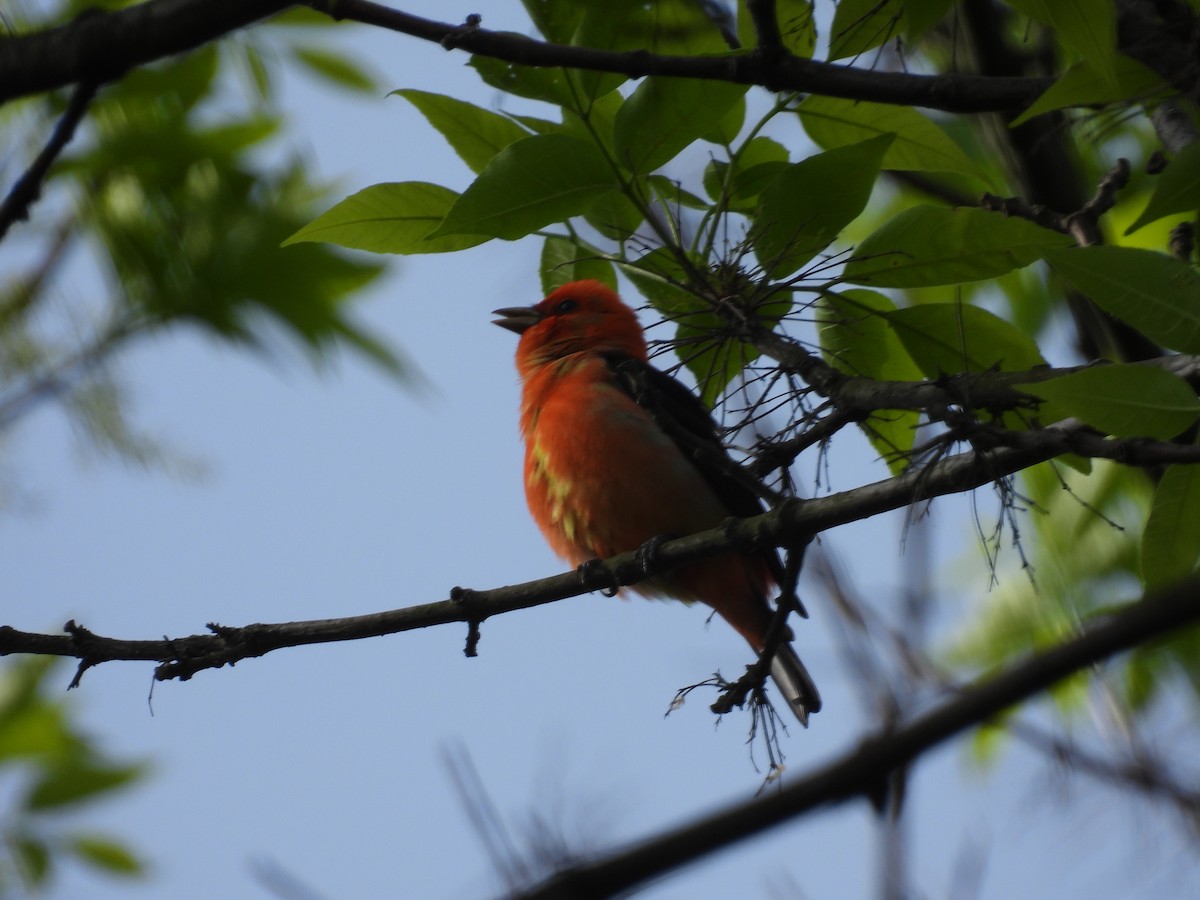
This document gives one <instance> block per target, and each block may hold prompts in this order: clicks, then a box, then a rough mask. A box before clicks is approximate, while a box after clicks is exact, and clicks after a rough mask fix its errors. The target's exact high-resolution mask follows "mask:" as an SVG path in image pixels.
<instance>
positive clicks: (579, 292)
mask: <svg viewBox="0 0 1200 900" xmlns="http://www.w3.org/2000/svg"><path fill="white" fill-rule="evenodd" d="M494 315H497V316H500V319H499V320H497V321H496V323H495V324H497V325H500V326H502V327H504V328H507V329H508V330H509V331H515V332H516V333H517V334H519V335H520V336H521V341H520V344H519V345H518V347H517V371H518V372H519V374H520V377H521V384H522V392H521V433H522V435H523V436H524V438H525V497H526V500H527V501H528V503H529V510H530V512H531V513H533V518H534V520H535V521H536V522H537V524H538V526H539V527H540V528H541V529H542V533H543V534H544V535H545V536H546V540H547V541H548V542H549V543H550V547H551V548H552V549H553V550H554V552H555V553H557V554H558V555H559V556H561V557H563V558H564V559H566V560H567V561H569V562H570V563H571V564H572V565H576V566H578V565H581V564H583V563H585V562H587V561H588V560H591V559H596V558H601V559H603V558H605V557H609V556H612V555H614V554H616V553H623V552H626V551H630V550H637V549H638V548H640V547H642V546H643V545H644V544H645V543H646V542H647V541H649V540H651V539H652V538H655V537H659V536H662V535H676V536H682V535H687V534H692V533H694V532H697V531H703V530H705V529H707V528H713V527H715V526H717V525H719V524H720V523H721V522H722V521H724V520H725V519H727V518H729V517H730V516H753V515H757V514H759V513H761V512H762V511H763V506H762V502H761V501H760V500H759V498H758V495H757V494H756V493H755V492H754V491H753V490H752V489H751V488H750V487H748V486H747V484H746V482H745V480H744V479H740V478H738V477H736V476H735V472H736V463H734V462H733V460H731V459H730V458H729V457H728V455H727V454H726V452H725V449H724V447H723V446H722V444H721V441H720V438H719V437H718V435H717V426H716V423H715V422H713V419H712V416H711V415H710V414H709V412H708V409H706V408H705V406H704V404H703V403H701V402H700V400H699V399H698V398H697V397H696V396H695V395H694V394H693V393H692V392H691V391H689V390H688V389H687V388H686V387H684V386H683V385H682V384H681V383H679V382H678V381H676V380H675V379H674V378H672V377H671V376H670V375H667V374H666V373H664V372H660V371H659V370H657V369H655V368H654V367H653V366H651V365H650V363H649V359H648V356H647V353H646V339H645V337H644V336H643V335H642V328H641V326H640V325H639V324H638V320H637V317H636V316H635V315H634V313H633V310H632V309H630V308H629V307H628V306H626V305H625V304H624V303H622V302H621V298H620V297H618V296H617V295H616V293H615V292H613V291H612V290H610V289H609V288H608V287H607V286H606V285H604V284H602V283H600V282H599V281H576V282H572V283H570V284H566V285H563V286H562V287H560V288H558V289H557V290H556V291H554V292H553V293H552V294H550V296H549V297H547V298H546V299H545V300H543V301H542V302H541V303H539V304H537V305H536V306H530V307H515V308H510V309H498V310H496V311H495V313H494ZM781 579H782V566H781V565H780V563H779V556H778V554H777V553H776V552H775V551H774V550H771V551H769V552H760V553H754V554H746V553H727V554H725V555H723V556H718V557H715V558H713V559H708V560H704V561H702V562H698V563H693V564H692V565H689V566H685V567H683V568H681V569H676V570H675V571H673V572H670V573H667V574H664V575H657V576H655V577H653V578H650V579H647V580H646V581H643V582H641V583H639V584H638V585H637V586H636V588H635V589H636V590H637V591H638V592H640V593H642V594H644V595H646V596H667V597H673V598H675V599H677V600H682V601H684V602H685V603H692V602H695V601H697V600H699V601H700V602H702V603H706V604H708V605H709V606H711V607H712V608H713V609H714V610H716V611H717V613H719V614H720V615H721V617H722V618H723V619H725V621H727V622H728V623H729V624H730V625H732V626H733V627H734V628H735V629H736V630H737V631H738V633H740V634H741V635H742V637H744V638H745V639H746V640H747V641H749V643H750V646H751V647H753V648H754V650H755V652H761V651H762V649H763V647H764V644H765V641H766V636H767V630H768V629H769V628H770V625H771V620H772V616H773V615H774V611H773V610H772V608H771V607H770V606H769V605H768V603H767V595H768V593H769V592H770V590H771V587H772V585H773V584H777V583H781ZM771 677H772V678H773V679H774V681H775V684H776V685H777V686H778V688H779V690H780V692H781V693H782V694H783V696H784V698H785V699H786V700H787V703H788V705H789V706H790V707H791V709H792V711H793V712H794V713H795V714H796V717H797V718H798V719H799V720H800V722H801V723H802V724H805V725H807V724H808V715H809V713H815V712H816V711H817V710H819V709H820V708H821V697H820V695H819V694H818V693H817V689H816V686H815V685H814V684H813V682H812V679H811V678H810V677H809V674H808V672H807V671H806V670H805V668H804V664H803V663H801V662H800V659H799V657H797V656H796V654H795V652H794V651H793V650H792V648H791V646H790V645H789V644H788V643H787V642H786V641H785V642H782V643H781V644H780V646H779V648H778V649H777V650H776V651H775V656H774V658H773V659H772V660H771Z"/></svg>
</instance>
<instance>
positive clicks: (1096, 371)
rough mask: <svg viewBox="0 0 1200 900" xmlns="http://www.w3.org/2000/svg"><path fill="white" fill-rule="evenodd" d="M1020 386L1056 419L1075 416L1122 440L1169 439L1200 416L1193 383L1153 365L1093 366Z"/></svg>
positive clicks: (1199, 405) (1198, 401)
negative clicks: (1050, 409) (1044, 402)
mask: <svg viewBox="0 0 1200 900" xmlns="http://www.w3.org/2000/svg"><path fill="white" fill-rule="evenodd" d="M1016 387H1017V389H1018V390H1021V391H1024V392H1025V393H1027V394H1033V395H1034V396H1035V397H1041V398H1042V399H1043V400H1048V401H1050V403H1051V404H1053V412H1052V417H1053V418H1062V417H1064V416H1072V417H1074V418H1076V419H1081V420H1082V421H1084V422H1086V423H1087V424H1089V425H1091V426H1092V427H1093V428H1097V429H1099V430H1100V431H1103V432H1104V433H1105V434H1111V435H1115V436H1116V437H1150V438H1156V439H1158V440H1167V439H1168V438H1172V437H1175V436H1176V435H1177V434H1179V433H1180V432H1181V431H1183V430H1184V429H1186V428H1187V427H1188V426H1189V425H1191V424H1192V423H1193V422H1195V421H1196V418H1197V417H1198V416H1200V400H1198V399H1197V398H1196V393H1195V391H1193V390H1192V389H1191V388H1190V387H1189V386H1188V383H1187V382H1186V381H1184V380H1183V379H1182V378H1179V377H1178V376H1176V375H1173V374H1171V373H1170V372H1167V371H1165V370H1163V369H1156V368H1154V367H1152V366H1135V365H1111V366H1093V367H1091V368H1088V369H1082V370H1080V371H1078V372H1072V373H1070V374H1069V375H1060V376H1059V377H1057V378H1052V379H1050V380H1048V381H1039V382H1036V383H1034V384H1022V385H1017V386H1016Z"/></svg>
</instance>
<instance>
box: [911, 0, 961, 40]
mask: <svg viewBox="0 0 1200 900" xmlns="http://www.w3.org/2000/svg"><path fill="white" fill-rule="evenodd" d="M953 5H954V0H904V16H905V18H906V19H907V20H908V29H907V31H908V33H907V34H906V35H905V36H906V37H907V39H908V43H909V45H910V46H911V45H912V44H914V43H915V42H916V41H917V40H918V39H919V38H920V37H922V36H923V35H924V34H925V33H926V32H927V31H929V30H930V29H931V28H933V26H934V25H936V24H937V23H938V22H940V21H942V19H944V18H945V17H946V13H947V12H949V11H950V7H952V6H953Z"/></svg>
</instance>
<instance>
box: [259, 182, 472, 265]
mask: <svg viewBox="0 0 1200 900" xmlns="http://www.w3.org/2000/svg"><path fill="white" fill-rule="evenodd" d="M458 196H459V195H458V194H456V193H455V192H454V191H452V190H450V189H449V188H444V187H442V186H441V185H438V184H430V183H428V182H425V181H404V182H400V183H399V184H373V185H371V186H370V187H367V188H363V189H362V190H361V191H359V192H358V193H357V194H352V195H351V196H349V197H347V198H346V199H345V200H343V201H341V202H340V203H338V204H337V205H336V206H334V207H332V208H331V209H329V210H326V211H325V212H323V213H321V215H319V216H317V217H316V218H315V219H313V220H312V221H311V222H309V223H308V224H307V225H305V226H304V227H303V228H301V229H300V230H299V231H297V232H295V233H294V234H293V235H292V236H291V237H289V238H288V239H287V240H285V241H284V242H283V246H285V247H286V246H288V245H289V244H295V243H300V242H303V241H328V242H329V243H331V244H338V245H339V246H342V247H351V248H353V249H355V250H368V251H370V252H372V253H402V254H414V253H448V252H452V251H455V250H465V249H466V248H468V247H474V246H477V245H478V244H482V243H484V242H485V241H486V240H488V239H487V238H486V237H482V236H480V235H447V236H446V237H437V238H429V239H428V240H427V239H426V237H427V235H429V234H430V233H431V232H432V231H433V230H434V229H435V228H437V227H438V226H439V225H440V224H441V223H442V220H443V219H445V218H446V213H448V212H449V211H450V207H451V206H453V205H454V201H455V200H457V199H458Z"/></svg>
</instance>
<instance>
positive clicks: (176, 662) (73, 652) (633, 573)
mask: <svg viewBox="0 0 1200 900" xmlns="http://www.w3.org/2000/svg"><path fill="white" fill-rule="evenodd" d="M1048 444H1049V446H1029V447H1020V448H1003V449H999V450H994V451H988V452H976V451H974V450H971V451H967V452H964V453H961V454H958V455H957V456H952V457H949V458H947V459H943V460H941V461H940V462H937V463H934V464H932V465H929V466H926V467H924V468H921V467H917V466H911V467H910V468H909V469H908V470H907V471H905V472H904V474H902V475H899V476H897V477H895V478H888V479H885V480H883V481H878V482H875V483H873V484H868V485H864V486H862V487H858V488H854V489H852V490H848V491H843V492H841V493H838V494H830V495H827V496H823V497H818V498H814V499H809V500H788V501H785V502H783V503H781V504H780V505H778V506H776V507H775V508H774V509H772V510H771V511H770V512H767V513H764V514H763V515H761V516H755V517H753V518H749V519H730V520H728V521H726V522H725V523H723V524H722V525H721V526H719V527H717V528H712V529H709V530H708V531H703V532H700V533H698V534H694V535H690V536H688V537H684V538H679V539H676V540H668V541H663V542H662V543H661V544H659V543H656V544H655V548H654V553H652V554H641V553H639V552H638V551H633V552H629V553H622V554H619V555H617V556H614V557H612V558H610V559H608V560H605V561H603V562H601V561H596V562H594V563H593V564H591V565H589V566H588V567H587V568H586V576H587V577H586V578H585V577H583V575H582V574H581V572H568V573H565V574H562V575H555V576H553V577H550V578H542V579H539V580H537V581H530V582H526V583H525V584H519V585H512V586H509V587H501V588H494V589H492V590H484V591H474V590H464V589H461V588H455V590H454V591H452V592H451V597H452V599H450V600H444V601H441V602H438V603H427V604H424V605H420V606H411V607H406V608H403V609H395V610H389V611H386V612H379V613H371V614H367V615H362V616H349V617H344V618H337V619H314V620H309V621H302V622H284V623H277V624H254V625H247V626H243V627H236V628H235V627H225V626H221V625H216V624H210V625H209V630H210V631H212V632H213V633H212V634H207V635H191V636H189V637H183V638H176V639H171V638H164V639H162V640H124V639H119V638H108V637H102V636H100V635H97V634H93V633H92V632H91V631H89V630H87V629H86V628H83V627H81V626H79V625H77V624H76V623H75V622H68V623H67V625H66V626H65V630H66V632H67V634H65V635H48V634H38V633H31V632H25V631H19V630H17V629H15V628H12V627H10V626H7V625H5V626H0V655H7V654H12V653H34V654H48V655H54V656H69V657H74V658H76V659H79V660H80V670H79V673H78V674H77V676H76V682H75V683H78V680H79V677H80V676H81V675H82V673H83V671H84V670H86V669H88V668H90V667H91V666H94V665H98V664H100V663H103V662H108V661H111V660H118V659H121V660H147V661H156V662H158V663H160V665H159V666H158V667H157V668H156V669H155V672H154V677H155V678H156V679H157V680H160V681H165V680H169V679H173V678H178V679H180V680H187V679H188V678H191V677H192V676H193V675H194V674H195V673H196V672H199V671H201V670H203V669H211V668H220V667H222V666H224V665H227V664H229V665H232V664H234V663H236V662H238V661H240V660H243V659H249V658H251V657H256V656H263V655H264V654H266V653H269V652H271V651H272V650H279V649H282V648H284V647H297V646H302V645H305V644H320V643H329V642H333V641H350V640H359V639H361V638H368V637H379V636H381V635H385V634H398V633H400V632H403V631H412V630H414V629H417V628H428V627H431V626H434V625H446V624H449V623H451V622H465V623H473V627H474V628H476V629H477V628H478V624H479V623H482V622H483V621H484V620H485V619H487V618H489V617H490V616H494V615H499V614H501V613H507V612H512V611H514V610H518V609H528V608H530V607H533V606H540V605H542V604H544V603H552V602H554V601H556V600H563V599H566V598H567V597H575V596H578V595H580V594H583V593H587V592H588V591H589V590H596V589H597V586H598V585H601V584H603V585H630V584H635V583H636V582H638V581H641V580H643V579H645V578H647V577H651V576H653V575H657V574H660V573H662V572H666V571H670V570H672V569H676V568H678V567H680V566H683V565H687V564H689V563H694V562H697V561H699V560H702V559H707V558H710V557H711V556H713V555H716V554H718V553H721V552H727V551H729V550H731V549H733V550H743V551H749V550H753V549H754V548H756V547H761V546H764V545H768V544H771V545H777V546H788V545H791V544H795V543H796V542H797V541H799V540H804V539H805V538H807V537H809V536H811V535H814V534H817V533H819V532H821V531H825V530H827V529H829V528H834V527H836V526H838V525H845V524H847V523H849V522H854V521H858V520H860V519H865V518H868V517H870V516H874V515H878V514H880V513H883V512H888V511H890V510H894V509H900V508H903V507H906V506H908V505H910V504H911V503H913V502H915V501H917V500H925V499H929V498H932V497H937V496H942V495H945V494H951V493H959V492H961V491H967V490H971V489H973V488H976V487H979V486H981V485H984V484H987V483H989V482H991V481H994V480H995V479H997V478H1001V477H1003V476H1005V475H1009V474H1012V473H1013V472H1016V471H1018V470H1020V469H1024V468H1026V467H1028V466H1031V465H1034V464H1035V463H1038V462H1042V461H1044V460H1047V459H1050V458H1052V457H1054V456H1056V455H1057V454H1058V453H1059V452H1061V451H1060V450H1059V448H1058V445H1057V444H1054V443H1052V442H1048ZM473 638H474V640H473V642H469V643H468V650H470V649H471V647H472V646H473V643H477V641H478V635H477V634H476V635H474V636H473Z"/></svg>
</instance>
